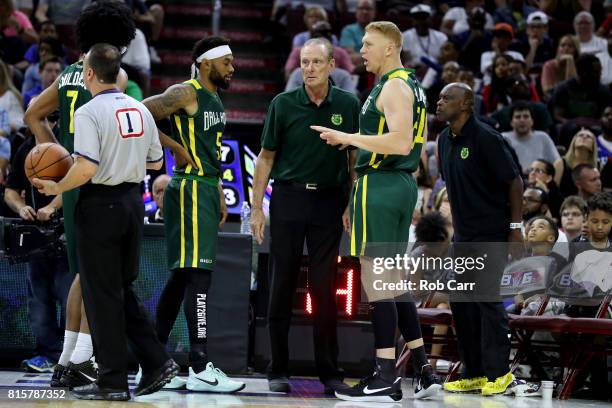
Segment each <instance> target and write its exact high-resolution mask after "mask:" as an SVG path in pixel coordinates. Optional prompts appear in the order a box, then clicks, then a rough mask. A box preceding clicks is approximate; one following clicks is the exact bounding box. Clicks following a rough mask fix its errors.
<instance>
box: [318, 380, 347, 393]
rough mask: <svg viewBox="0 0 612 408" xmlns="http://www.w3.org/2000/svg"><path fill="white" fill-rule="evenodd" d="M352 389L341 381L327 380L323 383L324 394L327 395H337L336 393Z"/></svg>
mask: <svg viewBox="0 0 612 408" xmlns="http://www.w3.org/2000/svg"><path fill="white" fill-rule="evenodd" d="M349 388H351V387H350V386H349V385H348V384H347V383H345V382H344V381H342V380H340V379H337V378H335V379H331V380H326V381H325V382H324V383H323V393H324V394H325V395H335V394H336V391H346V390H348V389H349Z"/></svg>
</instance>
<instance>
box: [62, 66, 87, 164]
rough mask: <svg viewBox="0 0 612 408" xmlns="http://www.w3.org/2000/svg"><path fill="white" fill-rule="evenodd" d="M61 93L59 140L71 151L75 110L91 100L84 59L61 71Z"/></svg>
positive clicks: (72, 148) (72, 150)
mask: <svg viewBox="0 0 612 408" xmlns="http://www.w3.org/2000/svg"><path fill="white" fill-rule="evenodd" d="M57 92H58V94H59V140H58V142H59V143H60V144H61V145H62V146H64V147H65V148H66V150H68V151H69V152H70V153H73V152H74V112H75V111H76V110H77V109H78V108H80V107H81V106H83V105H85V104H86V103H87V102H89V101H90V100H91V93H90V92H89V91H88V90H87V88H85V83H84V82H83V61H78V62H75V63H74V64H72V65H69V66H68V67H66V69H64V72H62V73H61V75H60V77H59V80H58V84H57Z"/></svg>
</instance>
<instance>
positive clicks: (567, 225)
mask: <svg viewBox="0 0 612 408" xmlns="http://www.w3.org/2000/svg"><path fill="white" fill-rule="evenodd" d="M587 212H588V209H587V203H586V201H584V200H583V199H582V198H580V197H578V196H575V195H573V196H569V197H567V198H566V199H565V200H563V203H562V204H561V209H560V213H561V231H560V234H559V240H558V241H559V242H572V241H576V240H577V239H579V238H580V235H581V234H582V229H583V227H584V224H585V223H586V218H587ZM565 251H566V252H567V253H566V255H569V251H567V247H566V248H564V252H565Z"/></svg>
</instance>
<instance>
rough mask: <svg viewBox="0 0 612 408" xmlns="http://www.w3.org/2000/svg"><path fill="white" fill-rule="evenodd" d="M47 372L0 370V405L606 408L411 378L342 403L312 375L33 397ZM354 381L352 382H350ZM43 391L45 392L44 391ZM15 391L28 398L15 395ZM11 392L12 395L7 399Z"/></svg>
mask: <svg viewBox="0 0 612 408" xmlns="http://www.w3.org/2000/svg"><path fill="white" fill-rule="evenodd" d="M50 376H51V375H50V374H28V373H23V372H19V371H0V408H3V407H9V408H10V407H15V408H26V407H27V408H29V407H32V408H64V407H71V408H106V407H108V408H123V407H127V408H139V407H143V408H200V407H244V408H251V407H258V408H266V407H270V408H283V407H287V408H289V407H291V408H302V407H325V408H408V407H415V408H447V407H448V408H587V407H589V408H597V407H605V406H609V404H608V403H605V402H598V401H586V400H568V401H559V400H556V399H553V400H552V401H542V399H540V398H537V397H526V398H513V397H504V396H499V397H488V398H485V397H480V396H478V395H456V394H449V393H445V392H440V393H439V394H438V395H437V396H436V397H435V398H433V399H431V400H414V399H413V391H412V390H413V386H412V384H411V382H412V381H411V380H404V383H403V391H404V399H403V400H402V401H401V404H400V403H397V404H372V403H355V402H345V401H340V400H338V399H336V398H330V397H327V396H325V395H324V394H323V387H322V386H321V384H320V383H319V382H318V381H317V380H316V379H312V378H296V379H292V380H291V386H292V392H291V394H289V395H284V394H278V393H273V392H270V391H269V390H268V383H267V380H266V379H265V378H260V377H246V378H243V380H244V381H245V382H246V388H245V389H244V390H243V391H242V392H239V393H237V394H233V395H224V394H205V393H192V392H187V391H160V392H157V393H155V394H151V395H147V396H144V397H138V398H133V399H132V400H131V401H129V402H104V401H81V400H74V399H71V398H70V395H69V394H68V393H67V392H66V393H65V394H64V395H57V394H56V396H58V397H59V396H63V398H56V399H48V398H47V399H35V396H36V394H35V391H37V390H38V391H39V398H44V397H53V395H52V394H51V393H50V391H51V390H52V389H50V388H49V387H48V383H49V379H50ZM129 380H130V388H133V387H134V376H133V375H130V377H129ZM351 383H352V382H351ZM30 390H33V391H30ZM42 394H44V395H42ZM17 395H19V396H22V397H26V398H21V399H16V398H15V397H16V396H17ZM9 396H12V398H9Z"/></svg>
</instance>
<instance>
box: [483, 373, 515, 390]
mask: <svg viewBox="0 0 612 408" xmlns="http://www.w3.org/2000/svg"><path fill="white" fill-rule="evenodd" d="M512 381H514V376H513V375H512V373H511V372H510V371H508V372H507V373H506V374H505V375H502V376H501V377H497V378H496V379H495V381H494V382H490V381H489V382H488V383H486V384H485V386H484V387H482V395H495V394H503V393H504V392H506V389H507V388H508V386H509V385H510V384H512Z"/></svg>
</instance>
